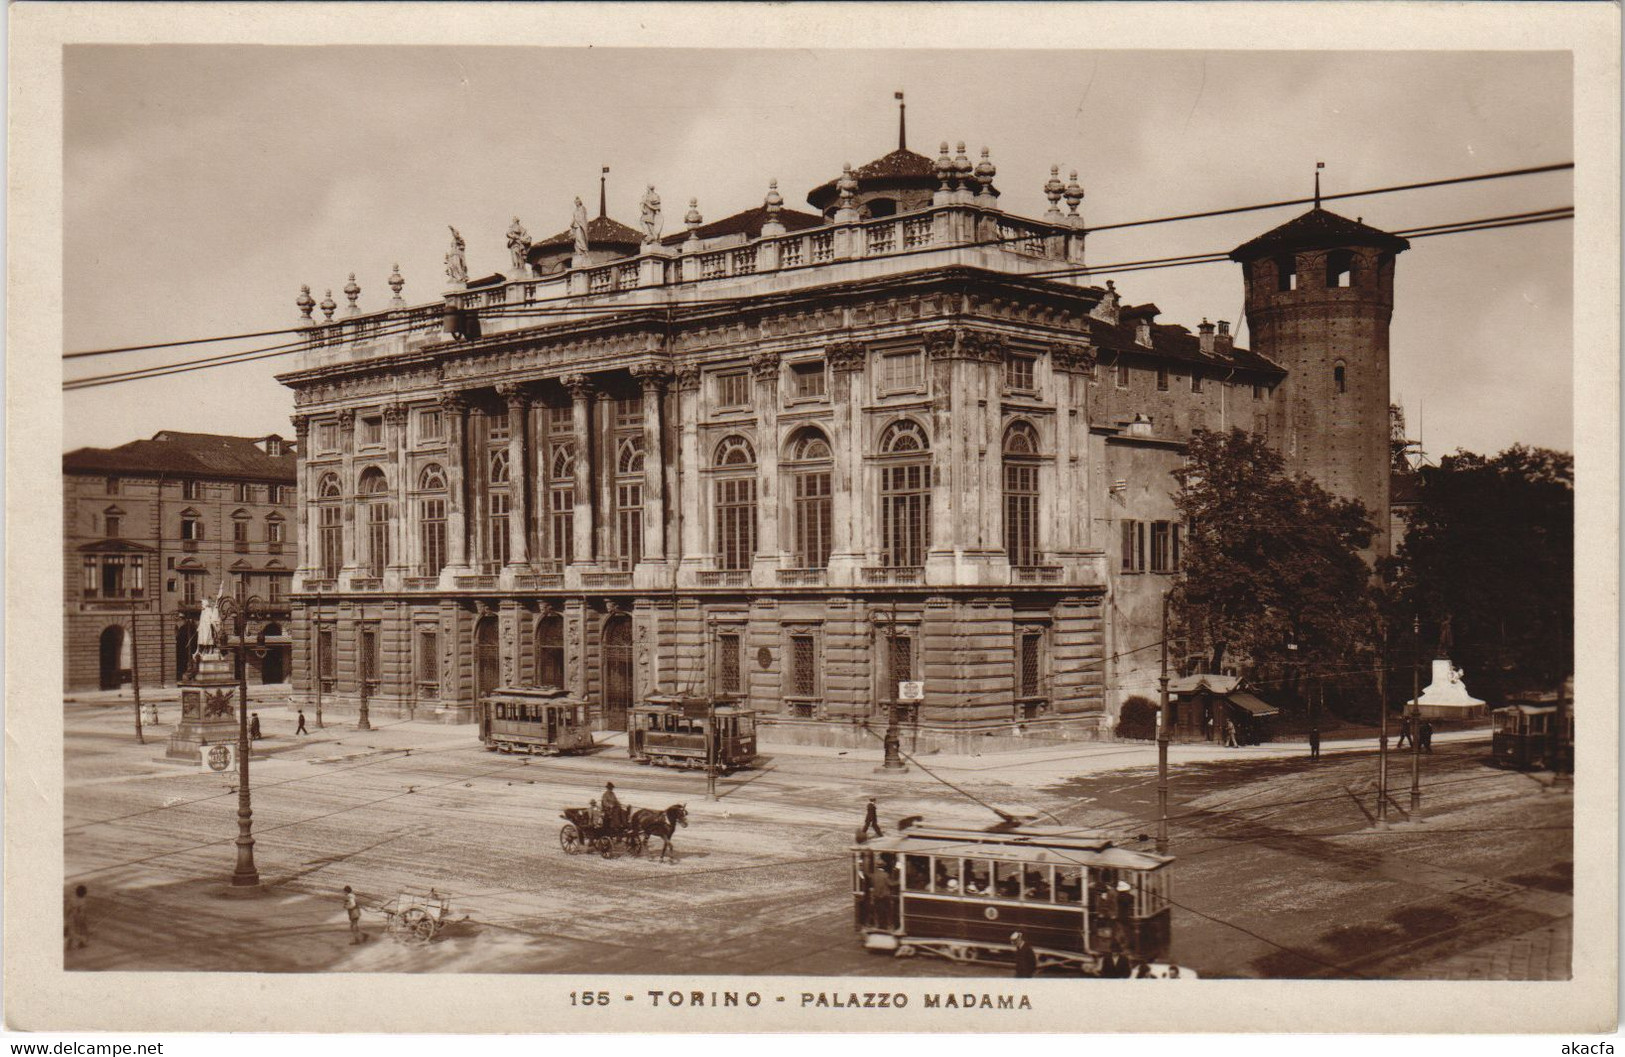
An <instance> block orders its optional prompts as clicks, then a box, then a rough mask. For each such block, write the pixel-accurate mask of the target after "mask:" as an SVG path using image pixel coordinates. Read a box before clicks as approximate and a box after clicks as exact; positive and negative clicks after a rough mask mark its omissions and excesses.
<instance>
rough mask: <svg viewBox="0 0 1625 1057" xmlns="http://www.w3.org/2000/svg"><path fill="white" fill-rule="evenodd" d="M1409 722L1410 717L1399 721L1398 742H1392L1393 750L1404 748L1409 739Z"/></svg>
mask: <svg viewBox="0 0 1625 1057" xmlns="http://www.w3.org/2000/svg"><path fill="white" fill-rule="evenodd" d="M1411 722H1412V721H1411V717H1410V716H1406V717H1404V718H1403V719H1401V720H1400V721H1399V740H1398V741H1396V742H1394V748H1396V749H1399V748H1404V746H1405V742H1406V740H1407V739H1409V738H1410V737H1411Z"/></svg>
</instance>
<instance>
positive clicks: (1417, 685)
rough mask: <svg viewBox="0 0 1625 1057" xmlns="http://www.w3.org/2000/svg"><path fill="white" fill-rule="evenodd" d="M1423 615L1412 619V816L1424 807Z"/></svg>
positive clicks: (1409, 712)
mask: <svg viewBox="0 0 1625 1057" xmlns="http://www.w3.org/2000/svg"><path fill="white" fill-rule="evenodd" d="M1421 697H1422V615H1421V614H1420V613H1418V614H1416V615H1415V616H1414V617H1412V618H1411V707H1410V708H1409V709H1408V710H1407V712H1406V718H1407V719H1408V720H1409V722H1410V725H1411V815H1412V816H1413V817H1414V816H1415V815H1416V812H1417V809H1419V808H1420V807H1421V806H1422V703H1421Z"/></svg>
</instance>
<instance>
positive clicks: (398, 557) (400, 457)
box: [384, 404, 412, 591]
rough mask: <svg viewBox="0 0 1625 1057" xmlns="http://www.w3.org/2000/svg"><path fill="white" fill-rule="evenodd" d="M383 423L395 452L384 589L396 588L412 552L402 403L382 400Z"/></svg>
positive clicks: (409, 483)
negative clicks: (392, 499) (392, 502)
mask: <svg viewBox="0 0 1625 1057" xmlns="http://www.w3.org/2000/svg"><path fill="white" fill-rule="evenodd" d="M384 426H385V428H386V429H388V430H389V437H388V443H389V446H390V450H391V451H392V452H394V454H395V504H394V507H395V509H394V517H392V518H391V519H390V526H389V565H388V567H387V568H385V569H384V587H385V588H386V589H387V590H391V591H398V590H400V588H401V578H402V577H404V576H405V575H406V573H407V564H408V561H409V555H410V554H411V553H412V552H411V550H410V549H409V548H410V543H409V541H408V540H407V538H406V533H407V530H406V526H407V524H408V523H409V522H410V521H411V520H412V519H411V518H410V517H408V516H407V504H408V503H409V502H411V500H410V499H409V498H408V496H409V495H410V494H411V490H412V482H411V481H410V480H409V479H408V478H407V472H408V468H407V463H406V408H405V406H404V405H401V404H386V405H385V406H384Z"/></svg>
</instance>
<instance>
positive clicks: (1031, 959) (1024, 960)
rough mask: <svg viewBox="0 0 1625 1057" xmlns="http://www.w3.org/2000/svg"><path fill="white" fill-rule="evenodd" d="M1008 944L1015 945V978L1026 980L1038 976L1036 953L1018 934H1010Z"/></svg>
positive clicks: (1025, 939) (1025, 938)
mask: <svg viewBox="0 0 1625 1057" xmlns="http://www.w3.org/2000/svg"><path fill="white" fill-rule="evenodd" d="M1010 942H1011V943H1013V944H1015V945H1016V978H1017V979H1018V980H1028V979H1031V978H1032V977H1034V976H1036V975H1038V952H1037V951H1035V950H1033V945H1032V944H1030V943H1028V942H1027V937H1026V936H1023V935H1022V934H1021V933H1019V932H1012V933H1010Z"/></svg>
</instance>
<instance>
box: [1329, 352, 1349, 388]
mask: <svg viewBox="0 0 1625 1057" xmlns="http://www.w3.org/2000/svg"><path fill="white" fill-rule="evenodd" d="M1332 385H1334V386H1335V387H1336V388H1337V391H1338V392H1339V393H1346V392H1348V391H1349V369H1348V366H1347V365H1346V364H1345V363H1344V362H1343V361H1342V360H1338V361H1337V363H1336V364H1335V365H1334V366H1333V367H1332Z"/></svg>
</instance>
